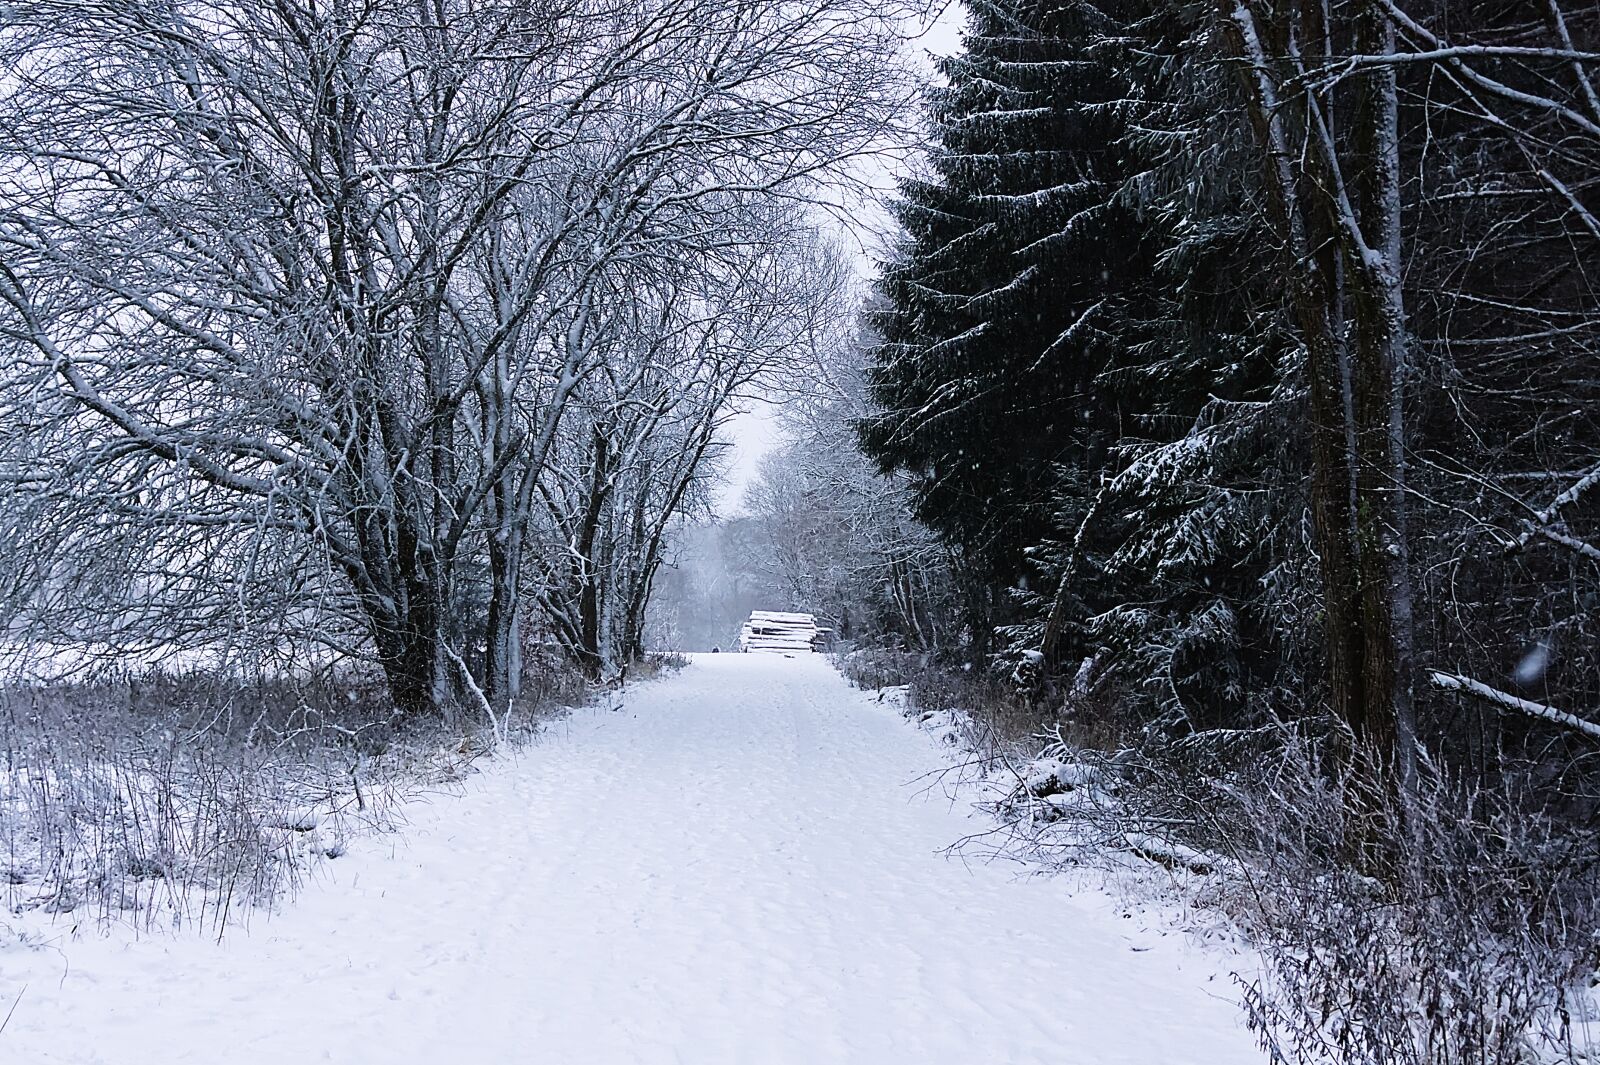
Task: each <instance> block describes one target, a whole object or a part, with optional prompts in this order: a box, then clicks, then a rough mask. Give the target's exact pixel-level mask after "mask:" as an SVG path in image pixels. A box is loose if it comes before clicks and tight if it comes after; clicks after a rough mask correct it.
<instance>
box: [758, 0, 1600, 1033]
mask: <svg viewBox="0 0 1600 1065" xmlns="http://www.w3.org/2000/svg"><path fill="white" fill-rule="evenodd" d="M967 6H968V18H967V22H966V32H965V34H964V36H963V38H962V42H961V47H960V48H959V49H958V50H957V51H956V52H954V54H952V55H951V56H949V57H948V58H946V59H943V60H942V61H940V63H939V70H938V77H937V79H936V83H935V84H934V86H933V87H931V88H930V89H929V90H928V93H927V100H928V114H929V119H930V126H931V134H930V136H931V144H930V146H929V149H928V152H927V157H926V161H925V164H924V165H923V166H922V167H921V168H920V169H919V170H917V171H916V172H915V173H914V175H913V176H912V177H910V178H909V179H907V180H905V181H904V182H903V183H902V185H901V188H900V193H899V196H898V199H897V200H896V202H895V215H896V220H897V222H898V229H899V235H898V237H897V238H896V240H895V243H894V246H893V248H892V250H891V251H890V252H889V253H887V254H886V255H885V256H884V260H883V262H882V266H881V269H880V272H879V277H878V280H877V282H876V285H875V287H874V289H873V291H872V292H871V293H870V294H868V295H867V296H865V297H864V298H863V307H864V326H863V328H864V331H865V334H866V335H865V336H864V338H863V339H861V340H860V342H859V344H858V346H857V347H858V351H859V352H860V354H859V357H858V358H857V359H856V360H855V362H854V364H853V367H852V365H846V366H845V367H844V368H843V369H842V370H841V369H840V368H838V367H835V369H834V372H832V373H831V374H830V373H825V374H822V375H821V377H822V378H823V379H825V380H833V381H840V380H844V381H847V382H849V386H848V387H844V388H836V389H833V390H832V391H831V395H832V397H833V398H832V400H831V401H830V402H829V403H827V404H825V405H824V407H825V409H822V410H820V411H810V412H805V411H802V412H800V413H799V414H798V415H797V416H796V418H795V420H796V421H797V422H798V423H799V425H798V429H799V435H800V437H801V439H802V441H803V442H802V443H801V444H800V445H799V446H797V447H796V448H794V449H793V450H792V451H791V452H789V453H788V454H787V455H786V456H780V457H779V458H778V459H775V460H774V465H773V467H772V468H770V469H769V470H768V471H767V474H766V476H765V477H764V478H763V480H762V482H761V483H760V484H759V485H758V486H757V489H756V490H755V491H754V492H753V493H752V496H751V505H752V510H753V514H754V517H753V519H752V520H754V521H756V522H758V523H763V524H764V525H765V526H766V527H767V528H769V529H770V530H771V531H770V532H769V533H768V534H767V540H768V542H769V543H770V544H771V545H772V547H771V548H769V549H768V550H766V551H765V552H764V557H766V558H769V559H772V558H781V555H780V553H779V551H778V550H777V549H778V548H784V547H786V546H788V545H797V546H795V548H794V550H793V554H794V555H795V556H796V557H795V559H794V561H793V562H792V563H779V564H778V565H777V568H778V569H779V570H780V573H779V574H778V576H779V577H780V578H781V579H780V580H779V581H776V582H774V583H775V586H781V583H782V579H786V580H788V581H789V583H790V584H791V586H792V587H793V588H794V599H795V601H796V602H797V603H800V604H804V605H806V606H809V607H812V608H815V609H819V610H821V611H822V612H823V613H825V614H827V615H828V616H830V617H832V618H835V619H838V620H841V621H844V622H845V624H846V626H847V629H848V627H849V626H851V625H853V626H855V628H856V632H857V634H858V635H859V636H860V637H861V638H863V639H864V640H865V641H866V642H869V643H870V642H876V643H877V644H878V645H880V646H884V647H898V648H901V649H902V650H903V651H906V652H913V653H912V654H905V655H902V657H901V659H900V661H901V662H902V663H910V665H906V666H904V667H903V668H902V669H901V670H899V671H898V673H897V672H896V671H895V670H890V673H889V676H890V679H894V677H895V676H898V678H899V679H902V680H908V681H910V682H911V683H912V685H913V690H914V691H915V690H917V689H918V688H919V687H920V688H921V689H922V696H921V697H922V698H923V699H924V700H925V701H926V702H928V703H930V704H937V705H944V706H950V705H956V706H965V707H969V708H970V707H975V706H976V707H982V706H984V705H985V704H986V703H987V704H988V705H990V706H991V707H999V706H1004V707H1005V711H1004V713H1000V712H999V711H993V712H992V713H991V717H993V719H994V720H996V721H1001V722H1003V723H1009V727H1010V728H1011V729H1012V730H1013V731H1014V732H1018V731H1020V732H1022V733H1027V732H1030V731H1038V730H1041V729H1043V730H1048V731H1051V732H1052V734H1054V735H1056V736H1058V737H1062V738H1064V742H1065V743H1066V745H1067V746H1068V747H1073V746H1077V745H1082V746H1084V747H1089V748H1094V749H1099V750H1102V751H1105V752H1109V753H1112V755H1113V758H1114V760H1115V761H1116V764H1118V765H1127V764H1132V763H1135V762H1136V763H1137V764H1139V765H1140V766H1142V769H1141V772H1142V773H1143V774H1144V775H1143V778H1142V779H1143V780H1144V781H1145V782H1146V786H1147V792H1148V795H1149V796H1150V804H1151V808H1150V809H1148V810H1147V811H1146V812H1147V813H1149V814H1151V815H1152V816H1151V817H1150V818H1149V819H1148V820H1147V821H1146V822H1145V823H1143V824H1139V825H1137V826H1136V827H1138V828H1140V829H1141V830H1145V829H1147V828H1148V827H1149V825H1150V824H1157V823H1159V824H1166V825H1171V826H1184V825H1187V826H1189V827H1176V828H1171V829H1168V830H1167V831H1166V833H1165V834H1167V835H1169V836H1175V837H1177V838H1180V839H1183V840H1185V841H1186V842H1187V843H1191V844H1201V845H1207V846H1220V847H1224V848H1235V847H1237V848H1239V849H1240V850H1243V851H1247V852H1252V853H1254V854H1255V855H1256V860H1258V861H1261V862H1262V863H1263V864H1265V865H1268V866H1270V867H1272V868H1273V869H1274V870H1275V872H1274V873H1273V874H1267V875H1264V878H1263V881H1262V882H1263V883H1271V884H1273V885H1274V886H1273V887H1272V888H1270V889H1267V890H1269V892H1276V893H1277V896H1278V898H1279V899H1280V900H1285V899H1293V900H1298V901H1297V902H1296V903H1295V904H1293V905H1291V904H1288V903H1282V904H1274V906H1272V907H1269V909H1272V910H1273V911H1274V914H1275V915H1274V916H1273V917H1272V918H1269V919H1266V920H1265V922H1264V923H1265V924H1267V925H1270V926H1272V927H1273V928H1274V929H1275V931H1274V932H1273V933H1272V934H1269V935H1267V936H1266V937H1265V939H1266V941H1268V942H1272V943H1274V944H1276V947H1275V948H1274V949H1276V950H1278V953H1277V954H1275V955H1274V956H1275V957H1276V958H1277V960H1278V962H1279V965H1280V973H1281V974H1288V975H1282V976H1281V982H1280V984H1279V985H1278V987H1277V991H1276V992H1275V993H1269V992H1267V991H1265V990H1262V994H1261V995H1260V996H1259V997H1257V998H1255V999H1253V1001H1254V1002H1255V1003H1256V1005H1257V1006H1259V1007H1260V1008H1259V1010H1258V1011H1257V1012H1256V1013H1255V1014H1254V1016H1255V1019H1256V1021H1257V1022H1258V1024H1259V1025H1260V1028H1261V1030H1262V1031H1263V1032H1264V1033H1265V1035H1264V1038H1266V1039H1267V1040H1268V1041H1269V1043H1270V1045H1272V1046H1273V1047H1274V1048H1275V1049H1277V1050H1278V1051H1279V1052H1280V1053H1282V1054H1284V1055H1286V1056H1287V1057H1289V1058H1290V1059H1291V1060H1359V1061H1369V1060H1371V1061H1419V1062H1421V1061H1433V1062H1443V1061H1451V1062H1454V1061H1524V1060H1535V1059H1536V1055H1535V1053H1534V1051H1532V1050H1530V1049H1529V1047H1528V1045H1526V1044H1525V1043H1524V1042H1522V1041H1521V1040H1522V1035H1521V1034H1519V1033H1524V1032H1525V1031H1526V1029H1525V1027H1524V1026H1525V1024H1526V1023H1527V1022H1528V1018H1530V1017H1532V1016H1534V1015H1536V1014H1538V1012H1539V1010H1540V1009H1542V1008H1551V1009H1556V1010H1557V1012H1558V1013H1559V1004H1560V1003H1561V1002H1562V1001H1564V999H1563V998H1562V992H1561V991H1560V990H1559V989H1560V987H1561V986H1562V985H1563V984H1564V982H1566V981H1569V980H1578V981H1580V982H1581V981H1587V979H1588V977H1587V975H1585V974H1589V973H1592V972H1593V971H1594V967H1595V961H1596V958H1595V955H1594V953H1593V943H1592V940H1591V939H1589V938H1588V936H1589V932H1588V931H1584V932H1576V931H1572V930H1563V931H1561V932H1559V933H1558V932H1555V931H1553V923H1557V922H1571V923H1572V924H1574V925H1576V926H1578V927H1582V928H1585V929H1591V928H1593V927H1594V917H1595V913H1596V908H1595V894H1596V885H1597V884H1600V865H1597V864H1596V858H1597V855H1600V851H1597V846H1596V828H1597V822H1596V817H1597V814H1600V762H1597V761H1596V758H1597V755H1600V657H1597V655H1596V647H1597V646H1600V644H1597V635H1600V633H1597V630H1596V625H1597V623H1600V392H1597V388H1600V95H1597V89H1596V86H1597V84H1600V7H1597V6H1596V5H1594V4H1592V3H1582V2H1576V0H1527V2H1518V0H1496V2H1481V3H1480V2H1450V3H1429V2H1426V0H1420V2H1401V0H1334V2H1331V3H1330V2H1323V0H1312V2H1309V3H1300V2H1294V0H1241V2H1238V3H1228V2H1225V3H1221V4H1205V3H1185V2H1164V0H1131V2H1122V0H1108V2H1099V3H1087V2H1074V0H1057V2H1048V3H1036V2H1025V0H978V2H974V3H972V4H969V5H967ZM852 369H853V374H852ZM853 445H859V447H860V449H861V450H862V451H863V452H864V453H865V455H866V456H868V457H869V458H870V465H871V467H872V468H871V469H867V468H866V467H867V466H868V463H865V462H862V461H860V460H857V462H856V463H855V464H854V465H852V464H851V463H850V462H849V461H848V460H846V459H843V458H839V457H838V456H839V455H840V454H841V453H842V451H843V450H846V449H848V448H849V447H850V446H853ZM830 447H832V448H833V449H835V450H833V451H831V452H830V450H829V448H830ZM890 496H895V497H897V498H898V499H899V506H898V507H891V506H888V505H886V500H887V499H888V498H889V497H890ZM907 515H911V516H914V517H915V519H916V523H915V525H911V524H908V523H907V522H905V520H904V519H905V517H906V516H907ZM808 523H809V524H810V525H811V526H814V527H815V529H816V530H818V532H817V534H815V535H813V534H810V533H808V532H807V525H808ZM857 526H859V527H862V528H864V529H867V530H870V532H869V533H868V534H867V535H849V536H841V535H840V532H839V531H840V530H842V529H843V528H846V527H850V528H854V527H857ZM918 530H923V531H926V532H927V533H928V534H929V535H926V536H924V535H921V534H920V533H919V531H918ZM807 551H809V552H811V553H812V555H813V556H814V557H805V553H806V552H807ZM878 680H879V681H880V682H881V681H882V680H883V675H879V676H878ZM1019 714H1020V719H1019ZM1019 720H1020V725H1019ZM1024 743H1026V741H1024ZM1157 796H1161V797H1160V798H1157ZM1197 807H1198V809H1199V811H1200V812H1199V813H1198V814H1196V812H1195V811H1196V809H1197ZM1175 810H1176V811H1181V812H1182V814H1183V816H1182V817H1180V818H1173V817H1172V814H1173V813H1174V811H1175ZM1155 814H1164V815H1166V816H1165V817H1156V816H1154V815H1155ZM1308 826H1309V827H1308ZM1252 838H1253V842H1246V841H1247V840H1251V839H1252ZM1496 881H1498V883H1493V884H1491V882H1496ZM1464 882H1465V883H1469V884H1473V885H1474V886H1472V887H1469V888H1466V889H1463V888H1461V887H1460V885H1461V884H1462V883H1464ZM1311 884H1318V885H1320V886H1319V887H1317V888H1316V889H1312V888H1311V887H1310V886H1309V885H1311ZM1338 884H1342V885H1344V887H1343V888H1339V887H1335V886H1332V885H1338ZM1346 892H1348V894H1346ZM1291 912H1292V913H1293V917H1292V919H1291V917H1290V914H1291ZM1358 912H1359V913H1365V914H1368V915H1369V917H1370V916H1371V915H1372V914H1377V915H1378V916H1375V917H1371V919H1367V918H1362V919H1357V918H1355V917H1352V916H1351V914H1354V913H1358ZM1335 913H1343V914H1344V916H1343V917H1336V916H1330V914H1335ZM1446 929H1449V931H1446ZM1510 943H1516V944H1518V946H1516V947H1511V946H1508V945H1507V944H1510ZM1535 956H1537V960H1533V959H1534V957H1535ZM1513 957H1515V958H1518V959H1520V960H1519V961H1517V962H1511V961H1507V960H1506V959H1508V958H1513ZM1491 958H1495V959H1498V960H1489V959H1491ZM1518 965H1523V968H1521V969H1518V970H1517V973H1516V975H1508V974H1509V973H1510V971H1511V970H1512V969H1517V966H1518ZM1447 970H1448V971H1450V972H1452V973H1453V974H1454V975H1453V976H1451V977H1449V978H1446V977H1443V976H1441V975H1440V974H1441V973H1443V972H1445V971H1447ZM1491 974H1493V975H1491ZM1532 987H1540V988H1542V990H1537V991H1530V990H1529V989H1530V988H1532ZM1518 996H1524V997H1523V998H1519V997H1518ZM1541 996H1543V997H1542V998H1541ZM1511 1000H1515V1001H1516V1005H1514V1006H1506V1005H1504V1004H1505V1003H1506V1002H1508V1001H1511ZM1533 1000H1538V1001H1533ZM1469 1001H1470V1002H1473V1003H1475V1004H1476V1005H1474V1006H1472V1007H1470V1008H1469V1007H1468V1006H1466V1005H1464V1004H1463V1003H1465V1002H1469ZM1405 1002H1410V1003H1418V1002H1421V1003H1423V1005H1420V1006H1418V1007H1417V1010H1416V1011H1415V1012H1412V1013H1407V1012H1406V1008H1405V1007H1404V1006H1402V1005H1400V1003H1405ZM1428 1003H1431V1005H1428ZM1449 1003H1455V1005H1454V1006H1451V1005H1448V1004H1449ZM1490 1003H1495V1004H1490ZM1345 1010H1348V1011H1351V1014H1350V1015H1349V1016H1347V1017H1346V1020H1345V1021H1343V1022H1341V1023H1332V1024H1330V1023H1329V1017H1330V1016H1337V1015H1339V1014H1340V1011H1345ZM1512 1014H1516V1015H1517V1016H1518V1017H1519V1018H1520V1019H1519V1020H1514V1021H1513V1020H1508V1019H1507V1018H1508V1017H1509V1016H1511V1015H1512ZM1469 1017H1470V1019H1468V1018H1469ZM1557 1027H1560V1025H1559V1024H1558V1025H1557ZM1557 1041H1558V1042H1559V1041H1560V1040H1559V1039H1558V1040H1557ZM1580 1042H1581V1039H1580ZM1528 1055H1534V1056H1528ZM1560 1060H1566V1059H1565V1058H1561V1059H1560ZM1580 1060H1581V1059H1580Z"/></svg>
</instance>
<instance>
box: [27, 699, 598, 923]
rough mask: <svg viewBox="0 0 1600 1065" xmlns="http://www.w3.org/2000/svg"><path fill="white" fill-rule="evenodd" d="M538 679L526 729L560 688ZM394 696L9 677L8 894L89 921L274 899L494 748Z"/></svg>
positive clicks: (524, 716) (207, 911) (159, 917)
mask: <svg viewBox="0 0 1600 1065" xmlns="http://www.w3.org/2000/svg"><path fill="white" fill-rule="evenodd" d="M532 679H533V683H532V685H531V687H532V689H533V693H532V694H531V695H528V696H525V698H524V699H523V700H522V702H521V703H520V704H519V708H518V714H517V715H516V716H515V717H514V719H513V720H512V721H510V722H508V723H507V726H508V728H509V730H510V732H511V734H512V735H513V736H515V735H516V734H517V733H518V732H525V731H526V730H527V729H528V728H530V727H531V725H532V723H533V718H534V715H535V713H536V712H537V710H538V708H539V707H541V706H544V705H547V703H545V702H544V701H543V700H545V699H546V698H547V697H548V694H549V692H551V691H556V690H560V689H561V686H560V685H557V684H556V683H555V678H554V677H552V678H549V681H550V683H549V684H548V685H545V684H541V683H539V682H538V678H537V677H535V678H532ZM568 687H570V685H568ZM388 706H389V704H388V702H387V700H386V698H385V697H384V693H383V689H382V688H381V686H379V685H377V684H369V683H364V682H363V681H361V680H360V679H352V678H345V679H342V680H341V681H339V682H338V683H331V682H330V683H318V682H310V681H306V682H303V683H296V684H288V683H275V682H264V683H255V684H242V683H240V681H239V680H238V679H237V678H229V677H221V676H215V675H206V674H194V675H189V676H183V677H172V676H163V675H150V676H143V677H136V678H128V679H125V680H122V681H103V682H97V683H93V684H65V683H62V684H50V685H16V686H12V687H9V688H3V689H0V901H3V902H4V904H5V906H6V909H7V910H8V911H13V912H23V911H27V910H39V911H43V912H45V913H51V914H62V915H70V919H71V920H72V921H74V922H75V923H80V922H81V921H83V920H85V919H88V920H94V919H110V918H116V919H121V920H125V921H129V922H132V923H138V924H146V925H148V924H154V923H156V922H157V921H160V922H162V923H167V924H174V925H176V924H192V925H194V926H196V927H200V928H210V929H212V930H220V929H221V928H222V927H223V926H224V925H226V924H227V922H228V921H229V920H231V919H234V918H237V917H240V916H242V915H243V914H244V913H247V912H248V911H249V909H250V908H251V907H255V906H265V905H271V904H272V903H273V902H275V901H276V900H277V899H279V898H280V897H282V896H284V895H285V894H288V893H291V892H292V891H293V890H294V889H295V888H296V887H297V885H298V884H300V883H301V882H302V881H303V879H304V878H305V876H306V875H307V873H308V871H309V870H310V869H311V867H312V866H313V865H314V863H316V862H319V861H325V860H329V859H334V858H338V857H339V856H341V855H342V854H343V853H344V851H345V847H346V840H347V838H349V837H350V836H352V835H355V834H359V833H361V832H367V831H373V830H382V829H385V828H388V827H390V826H392V824H393V823H394V821H395V819H396V817H397V816H398V805H399V801H400V800H401V799H403V798H404V797H406V796H407V795H409V794H412V793H415V792H417V791H418V790H420V789H423V788H426V787H430V786H438V785H441V784H446V783H449V782H452V781H455V780H459V779H460V778H461V777H462V776H464V775H466V774H467V773H470V772H472V771H473V770H472V768H471V763H472V761H473V760H474V759H475V758H476V757H478V756H479V755H481V754H482V753H483V752H484V751H486V750H488V749H489V748H490V746H491V744H490V743H489V742H488V739H487V737H486V736H480V735H478V734H477V732H475V731H469V732H467V733H466V734H463V733H462V731H461V730H460V729H459V728H458V729H455V730H451V731H448V732H446V731H445V730H444V726H443V725H442V724H440V723H439V722H437V721H428V722H418V721H414V720H413V721H409V722H405V723H401V722H399V721H397V720H395V719H394V718H393V715H392V713H391V712H390V711H389V709H388Z"/></svg>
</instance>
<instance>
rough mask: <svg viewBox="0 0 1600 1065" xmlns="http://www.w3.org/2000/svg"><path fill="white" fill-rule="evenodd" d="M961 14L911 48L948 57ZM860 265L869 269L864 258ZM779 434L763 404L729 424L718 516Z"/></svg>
mask: <svg viewBox="0 0 1600 1065" xmlns="http://www.w3.org/2000/svg"><path fill="white" fill-rule="evenodd" d="M963 14H964V12H963V9H962V7H961V5H960V4H958V3H954V2H952V3H950V4H948V5H947V6H946V7H945V8H944V9H943V10H942V11H941V12H940V13H939V15H938V16H937V17H936V18H935V19H934V20H933V22H932V23H931V24H930V25H929V26H928V28H927V30H926V31H925V32H924V33H923V35H922V36H921V37H920V38H919V39H918V40H917V41H916V42H914V43H913V45H912V47H913V48H914V49H915V50H916V51H917V52H918V53H919V54H921V55H924V56H928V57H932V56H939V55H949V54H950V53H951V52H953V51H955V49H956V46H957V44H958V43H959V35H960V32H961V20H962V17H963ZM862 265H863V268H867V267H868V263H867V260H866V259H865V257H863V260H862ZM780 435H781V434H780V430H779V428H778V424H777V421H776V419H775V418H774V417H773V413H772V410H771V408H770V407H769V406H768V405H767V404H765V403H760V402H755V403H752V404H751V410H750V412H749V413H747V414H740V415H738V416H737V417H735V418H734V419H733V420H732V421H731V422H729V424H728V428H727V430H726V438H727V440H728V442H729V443H730V444H732V445H733V454H732V455H731V456H730V458H729V463H728V474H727V480H726V481H725V482H724V484H723V485H722V488H721V490H720V491H719V492H718V494H717V498H718V506H717V510H718V511H719V513H720V514H722V515H723V516H727V515H730V514H735V513H737V512H738V510H739V509H740V503H741V501H742V500H743V498H744V491H745V488H746V487H748V486H749V484H750V482H751V481H752V480H754V479H755V475H756V468H757V466H758V465H759V464H760V462H761V458H762V456H763V455H765V454H766V453H767V452H768V451H770V450H771V449H772V448H773V446H774V445H775V444H777V443H778V441H779V438H780Z"/></svg>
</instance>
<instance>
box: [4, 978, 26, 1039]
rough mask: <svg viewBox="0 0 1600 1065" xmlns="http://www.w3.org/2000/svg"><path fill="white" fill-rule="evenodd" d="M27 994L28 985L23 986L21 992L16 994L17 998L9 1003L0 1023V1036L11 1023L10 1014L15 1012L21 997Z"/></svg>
mask: <svg viewBox="0 0 1600 1065" xmlns="http://www.w3.org/2000/svg"><path fill="white" fill-rule="evenodd" d="M27 993H28V985H27V984H23V985H22V990H21V991H18V992H17V997H16V998H15V999H13V1000H12V1001H11V1008H10V1009H9V1010H6V1019H5V1020H3V1021H0V1035H5V1034H6V1025H8V1024H10V1023H11V1016H12V1014H14V1013H16V1012H17V1005H18V1004H19V1003H20V1002H21V1001H22V996H23V995H26V994H27Z"/></svg>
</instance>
